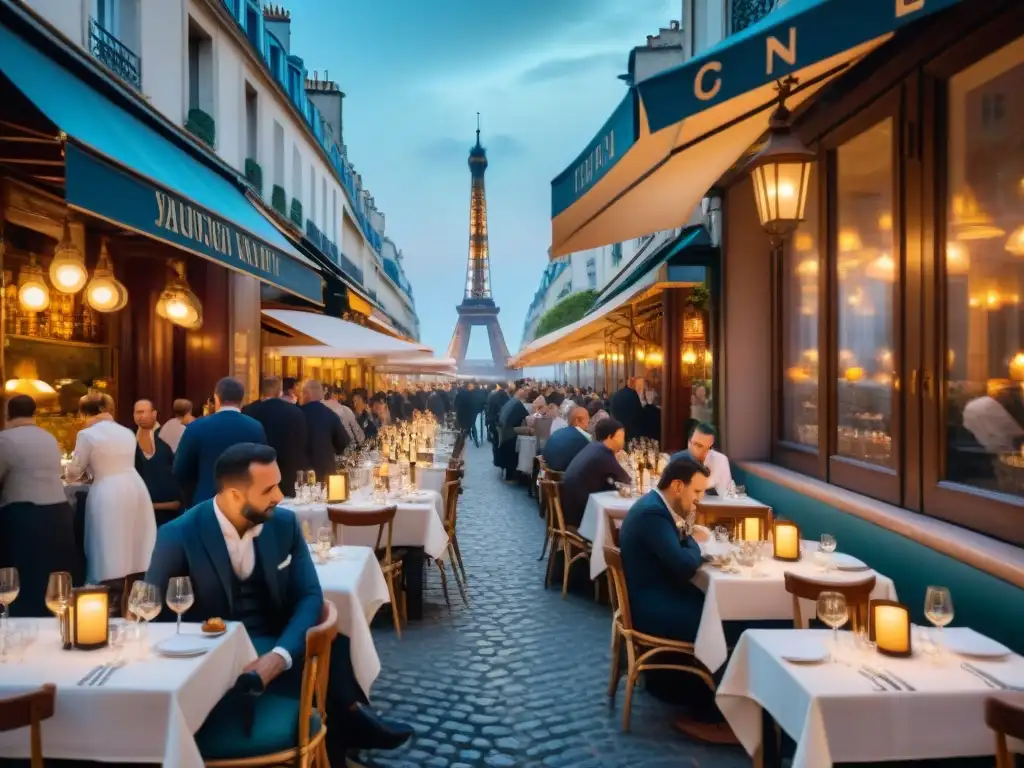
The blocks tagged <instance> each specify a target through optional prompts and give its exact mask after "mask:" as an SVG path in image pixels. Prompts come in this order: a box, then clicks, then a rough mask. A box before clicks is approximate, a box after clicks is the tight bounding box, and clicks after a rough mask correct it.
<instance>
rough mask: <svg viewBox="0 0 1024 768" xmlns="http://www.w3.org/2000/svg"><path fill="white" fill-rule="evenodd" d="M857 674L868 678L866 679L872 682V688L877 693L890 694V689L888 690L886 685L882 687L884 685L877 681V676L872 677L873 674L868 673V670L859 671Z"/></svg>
mask: <svg viewBox="0 0 1024 768" xmlns="http://www.w3.org/2000/svg"><path fill="white" fill-rule="evenodd" d="M857 673H858V674H860V675H863V676H864V677H866V678H867V679H868V680H870V681H871V686H872V688H873V689H874V690H876V691H880V692H882V693H886V692H888V690H889V689H888V688H886V687H885V686H884V685H882V684H881V683H880V682H878V680H876V679H875V676H874V675H872V674H871V673H870V672H868V671H867V670H864V669H858V670H857Z"/></svg>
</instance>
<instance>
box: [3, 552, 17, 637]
mask: <svg viewBox="0 0 1024 768" xmlns="http://www.w3.org/2000/svg"><path fill="white" fill-rule="evenodd" d="M20 591H21V583H20V582H19V581H18V569H17V568H0V632H3V630H4V628H5V627H6V626H7V623H8V620H9V616H10V606H11V603H13V602H14V601H15V600H17V598H18V592H20Z"/></svg>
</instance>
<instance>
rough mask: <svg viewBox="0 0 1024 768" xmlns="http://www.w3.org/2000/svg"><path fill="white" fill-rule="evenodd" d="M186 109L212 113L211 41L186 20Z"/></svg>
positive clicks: (202, 31) (192, 23) (197, 26)
mask: <svg viewBox="0 0 1024 768" xmlns="http://www.w3.org/2000/svg"><path fill="white" fill-rule="evenodd" d="M188 108H189V109H190V110H192V109H201V110H202V111H203V112H206V113H207V114H210V115H212V113H213V40H212V39H211V38H210V36H209V35H208V34H206V32H205V31H204V30H203V28H202V27H200V26H199V25H198V24H196V23H195V22H194V21H193V20H192V19H191V18H190V19H189V20H188Z"/></svg>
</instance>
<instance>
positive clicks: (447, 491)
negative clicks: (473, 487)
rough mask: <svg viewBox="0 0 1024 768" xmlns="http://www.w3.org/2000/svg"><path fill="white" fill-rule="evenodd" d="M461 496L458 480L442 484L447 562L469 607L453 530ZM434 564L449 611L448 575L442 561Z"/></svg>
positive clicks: (463, 599) (459, 553)
mask: <svg viewBox="0 0 1024 768" xmlns="http://www.w3.org/2000/svg"><path fill="white" fill-rule="evenodd" d="M461 494H462V483H460V482H459V481H458V480H453V481H451V482H448V483H445V484H444V494H443V496H444V530H445V533H447V534H448V548H447V549H448V560H449V561H450V562H451V564H452V573H453V574H455V583H456V584H457V585H458V587H459V594H460V595H462V602H463V603H465V604H466V605H469V598H468V597H467V596H466V588H465V586H464V585H463V582H464V581H466V569H465V567H464V566H463V565H462V553H461V552H460V551H459V539H458V536H457V535H456V530H455V529H456V521H457V519H458V511H459V496H460V495H461ZM434 563H435V565H437V569H438V571H440V573H441V589H442V590H443V591H444V601H445V603H446V604H447V605H448V610H449V611H450V610H451V608H452V603H451V600H450V599H449V598H448V575H447V571H446V569H445V564H444V560H442V559H441V558H437V559H436V560H435V561H434ZM460 570H461V571H462V578H461V579H460V578H459V571H460Z"/></svg>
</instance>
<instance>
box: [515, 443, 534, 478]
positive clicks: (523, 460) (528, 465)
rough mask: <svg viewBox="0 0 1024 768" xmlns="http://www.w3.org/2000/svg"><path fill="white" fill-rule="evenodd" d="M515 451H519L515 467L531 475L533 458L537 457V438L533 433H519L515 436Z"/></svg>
mask: <svg viewBox="0 0 1024 768" xmlns="http://www.w3.org/2000/svg"><path fill="white" fill-rule="evenodd" d="M516 451H517V452H518V453H519V463H518V464H517V465H516V469H518V470H519V471H520V472H522V473H523V474H524V475H527V476H528V477H533V460H534V459H535V458H537V438H536V437H534V436H533V435H519V437H517V438H516Z"/></svg>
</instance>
